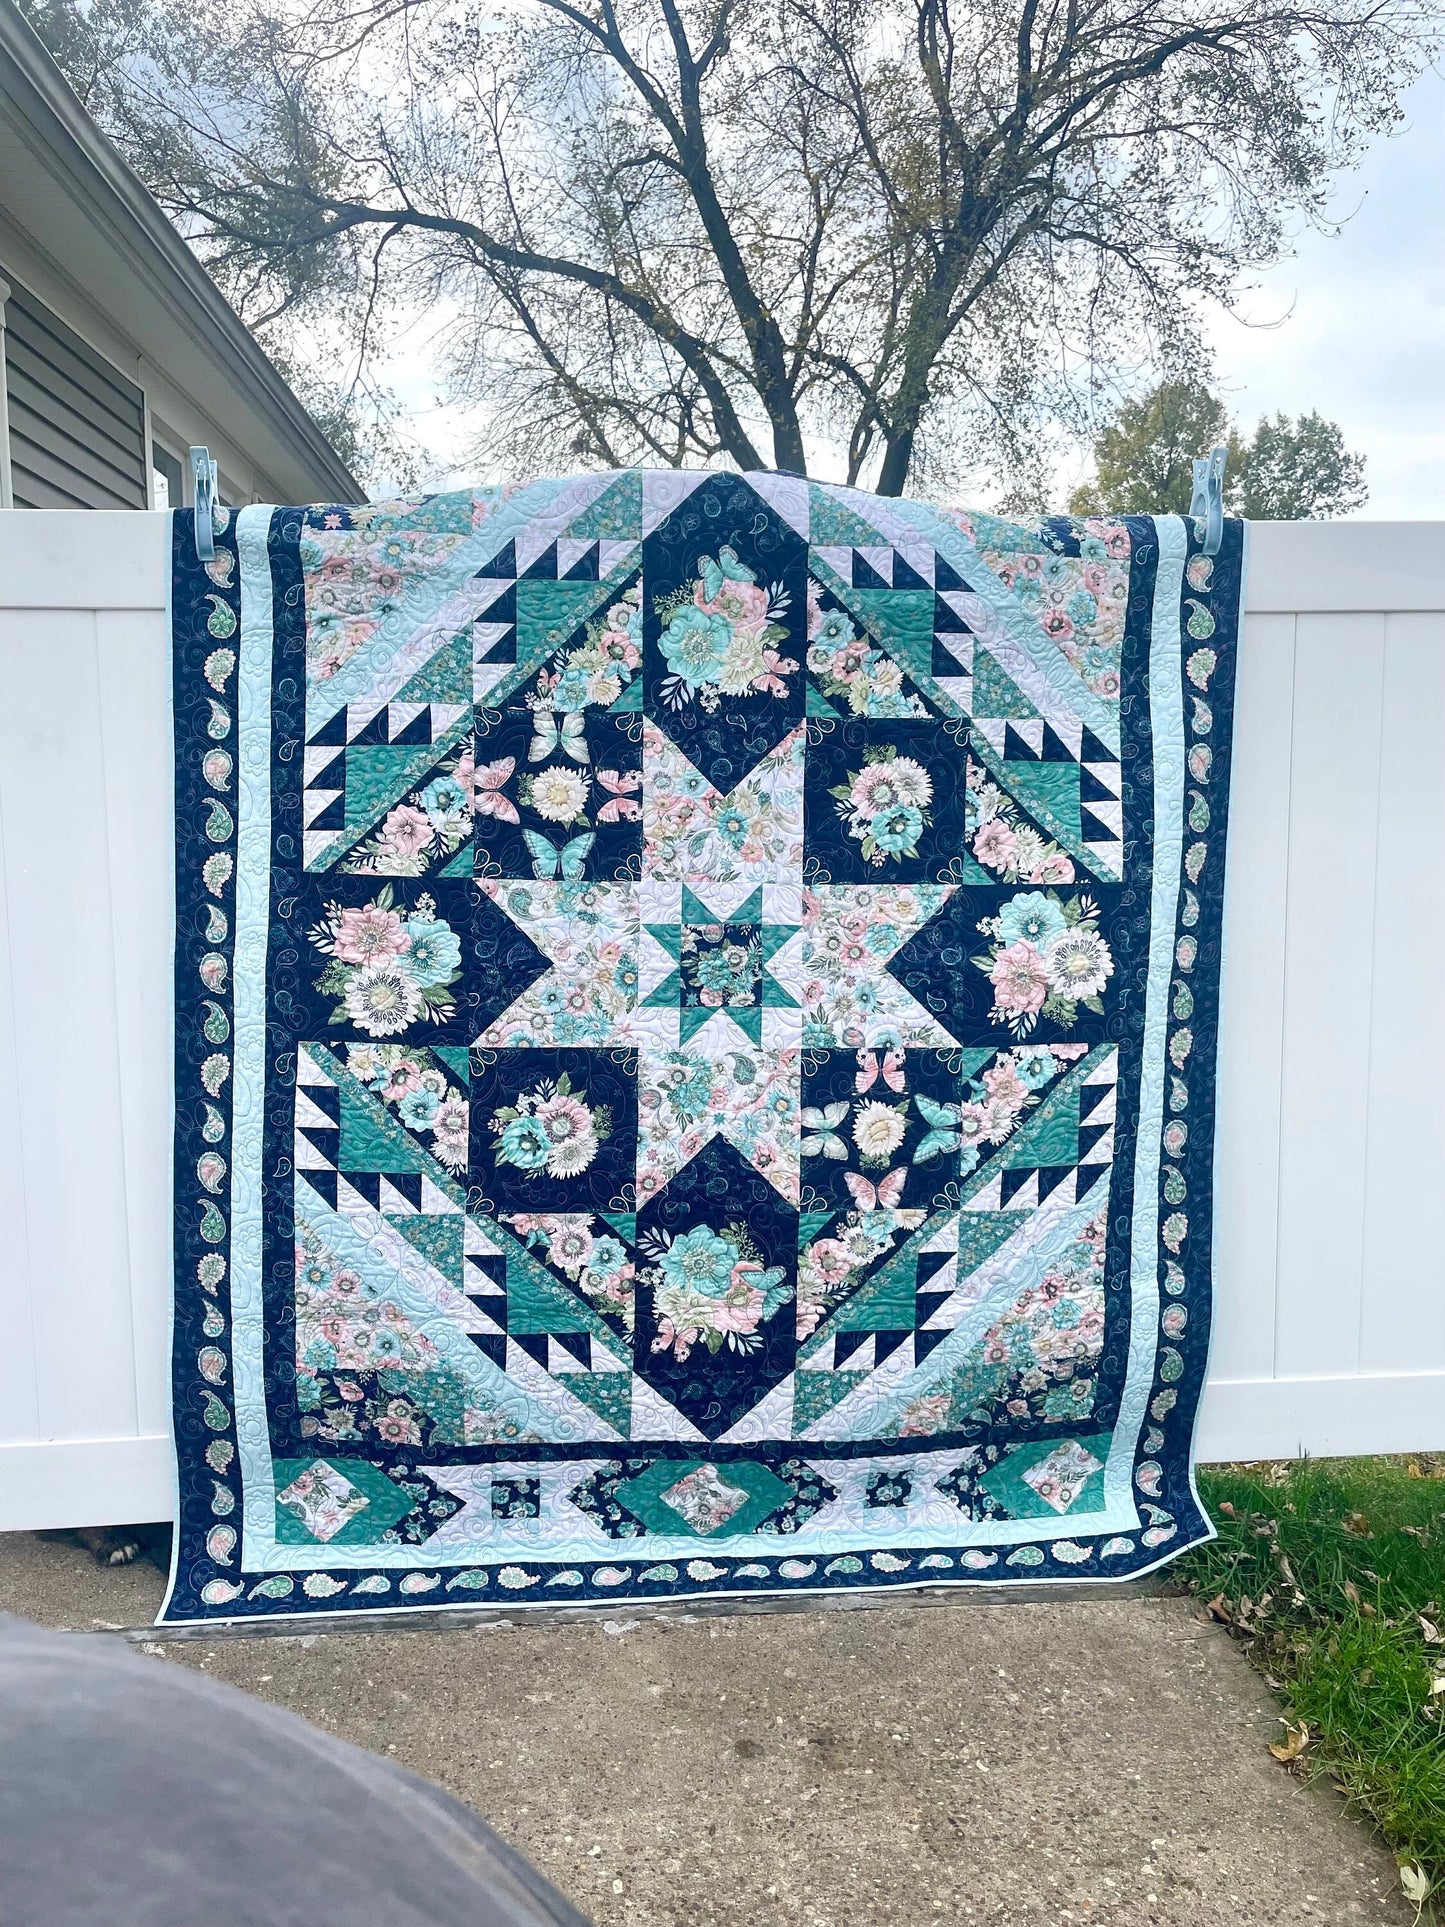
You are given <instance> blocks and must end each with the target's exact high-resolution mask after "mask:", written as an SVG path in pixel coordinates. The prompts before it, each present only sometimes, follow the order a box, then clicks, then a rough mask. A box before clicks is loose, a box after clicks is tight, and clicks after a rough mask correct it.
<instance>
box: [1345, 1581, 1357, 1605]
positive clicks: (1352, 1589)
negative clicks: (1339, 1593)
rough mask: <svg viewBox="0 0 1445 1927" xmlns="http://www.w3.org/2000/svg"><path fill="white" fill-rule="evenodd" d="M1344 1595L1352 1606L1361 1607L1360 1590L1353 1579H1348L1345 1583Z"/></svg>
mask: <svg viewBox="0 0 1445 1927" xmlns="http://www.w3.org/2000/svg"><path fill="white" fill-rule="evenodd" d="M1344 1594H1345V1597H1346V1599H1348V1600H1349V1602H1350V1604H1351V1605H1352V1606H1358V1605H1359V1603H1360V1589H1359V1587H1358V1586H1357V1585H1356V1584H1355V1582H1354V1580H1353V1579H1347V1580H1346V1581H1345V1584H1344Z"/></svg>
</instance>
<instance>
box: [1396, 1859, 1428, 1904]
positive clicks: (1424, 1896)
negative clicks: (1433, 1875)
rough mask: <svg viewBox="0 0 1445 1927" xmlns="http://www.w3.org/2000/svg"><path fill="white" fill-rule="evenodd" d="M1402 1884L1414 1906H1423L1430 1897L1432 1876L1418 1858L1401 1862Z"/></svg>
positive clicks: (1406, 1895)
mask: <svg viewBox="0 0 1445 1927" xmlns="http://www.w3.org/2000/svg"><path fill="white" fill-rule="evenodd" d="M1400 1885H1401V1887H1402V1888H1403V1889H1404V1893H1405V1898H1406V1900H1408V1901H1409V1902H1410V1904H1411V1905H1412V1906H1414V1907H1423V1906H1424V1905H1425V1902H1426V1901H1427V1900H1428V1899H1429V1898H1430V1876H1429V1875H1428V1874H1427V1873H1426V1871H1425V1869H1424V1868H1423V1867H1422V1866H1421V1865H1420V1863H1419V1861H1418V1860H1402V1861H1401V1862H1400Z"/></svg>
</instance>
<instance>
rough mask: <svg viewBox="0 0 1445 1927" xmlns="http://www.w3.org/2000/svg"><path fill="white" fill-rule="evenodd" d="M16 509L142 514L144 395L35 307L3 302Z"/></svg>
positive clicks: (20, 297) (25, 296) (19, 300)
mask: <svg viewBox="0 0 1445 1927" xmlns="http://www.w3.org/2000/svg"><path fill="white" fill-rule="evenodd" d="M0 338H3V340H4V344H5V386H6V391H7V395H8V403H9V410H8V412H9V424H10V479H11V491H12V499H13V501H14V505H15V507H16V508H35V509H73V508H96V509H115V508H145V507H146V506H147V500H148V496H147V462H146V432H145V429H146V425H145V397H144V395H143V394H142V393H141V390H140V389H139V388H137V387H136V386H135V384H134V383H133V382H130V381H127V380H126V378H125V376H124V375H122V374H120V373H119V371H118V370H117V369H115V368H113V367H112V366H111V364H110V363H109V362H107V361H106V360H105V359H104V358H103V357H102V356H101V355H98V354H97V353H96V352H95V350H94V349H93V348H91V347H89V346H88V345H87V343H85V342H84V341H82V340H81V338H80V337H79V335H77V334H75V333H74V332H73V331H72V330H71V329H69V328H67V327H66V325H65V323H64V322H63V321H61V320H60V319H59V317H58V316H57V315H55V314H52V313H51V311H50V310H49V309H48V308H47V307H46V306H45V305H44V304H43V303H42V302H40V301H37V300H36V298H35V297H34V296H33V295H32V294H30V293H28V292H27V291H26V290H25V289H24V288H22V287H20V286H17V285H16V284H15V283H14V282H13V281H12V282H11V284H10V294H9V299H8V300H7V301H6V304H5V329H4V335H3V337H0Z"/></svg>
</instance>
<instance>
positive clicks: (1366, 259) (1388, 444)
mask: <svg viewBox="0 0 1445 1927" xmlns="http://www.w3.org/2000/svg"><path fill="white" fill-rule="evenodd" d="M1402 105H1403V107H1404V110H1405V115H1406V119H1405V122H1404V124H1403V127H1402V129H1401V131H1400V132H1399V133H1398V134H1396V135H1395V136H1394V137H1393V138H1392V139H1390V140H1387V141H1381V142H1380V143H1378V144H1377V145H1376V146H1375V148H1374V149H1373V150H1372V151H1371V153H1370V154H1369V156H1368V158H1367V159H1366V161H1365V164H1364V166H1363V167H1362V168H1360V169H1359V170H1358V171H1356V172H1355V173H1353V174H1350V175H1346V176H1343V177H1342V178H1341V179H1340V181H1339V182H1338V184H1337V187H1336V190H1335V194H1334V204H1333V212H1334V213H1335V215H1336V216H1337V217H1338V216H1345V215H1348V216H1349V218H1348V219H1347V220H1345V221H1344V224H1343V226H1342V227H1341V229H1340V231H1339V232H1338V233H1336V234H1321V233H1315V232H1306V233H1305V234H1304V235H1302V236H1301V237H1300V240H1299V244H1298V248H1297V252H1296V254H1295V256H1294V258H1293V259H1292V260H1288V261H1285V262H1283V263H1282V264H1281V265H1280V266H1279V267H1278V268H1276V269H1274V270H1273V271H1272V272H1271V273H1270V274H1268V275H1267V276H1265V277H1264V278H1263V279H1262V281H1261V283H1260V285H1259V287H1258V288H1257V289H1256V290H1255V291H1254V292H1252V293H1251V294H1250V295H1249V296H1248V297H1247V300H1246V301H1245V303H1243V304H1242V306H1243V312H1244V313H1245V314H1246V315H1247V316H1248V318H1249V320H1250V321H1251V322H1253V323H1256V324H1258V323H1261V322H1268V323H1273V324H1274V325H1271V326H1259V325H1255V326H1241V325H1240V324H1239V323H1238V322H1235V321H1233V320H1231V319H1230V318H1229V317H1228V316H1221V317H1219V319H1218V320H1217V321H1215V322H1214V324H1213V326H1212V330H1211V333H1212V337H1213V341H1214V346H1215V352H1216V354H1217V357H1218V360H1217V376H1218V380H1217V386H1218V388H1219V390H1220V392H1221V393H1222V394H1223V395H1224V396H1225V397H1226V399H1227V402H1228V405H1229V407H1230V409H1231V411H1232V412H1233V413H1234V414H1235V415H1236V416H1237V417H1239V418H1240V419H1241V420H1242V421H1243V422H1244V423H1245V424H1246V425H1248V426H1252V425H1253V423H1254V422H1255V421H1257V419H1258V418H1259V416H1260V415H1261V414H1263V413H1265V412H1268V413H1270V414H1273V413H1275V412H1276V411H1277V410H1280V409H1283V410H1284V411H1285V413H1287V414H1290V415H1299V414H1303V413H1307V412H1308V411H1309V410H1310V409H1318V411H1319V412H1320V414H1322V415H1324V416H1326V417H1327V418H1329V419H1330V420H1332V421H1337V422H1338V423H1339V424H1340V426H1341V428H1342V429H1343V430H1344V435H1345V442H1346V445H1347V446H1348V447H1350V448H1352V449H1356V450H1358V451H1361V452H1362V453H1363V454H1364V456H1365V459H1366V468H1365V480H1366V482H1367V483H1368V484H1369V489H1370V498H1369V500H1368V502H1367V503H1366V504H1365V506H1364V507H1363V508H1362V509H1361V510H1360V511H1359V514H1360V516H1362V517H1364V518H1367V519H1369V520H1372V521H1420V520H1435V519H1439V518H1445V77H1442V76H1440V75H1439V74H1430V75H1427V76H1426V78H1425V79H1424V80H1422V81H1420V82H1419V83H1418V85H1417V86H1416V87H1415V88H1414V89H1412V91H1411V92H1410V93H1409V94H1408V95H1407V96H1406V98H1405V100H1404V101H1403V103H1402Z"/></svg>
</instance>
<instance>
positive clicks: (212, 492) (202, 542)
mask: <svg viewBox="0 0 1445 1927" xmlns="http://www.w3.org/2000/svg"><path fill="white" fill-rule="evenodd" d="M190 456H191V506H192V507H193V508H194V509H195V512H196V559H197V561H200V562H210V561H211V560H212V559H213V558H214V556H215V553H216V509H217V507H218V506H219V504H220V500H221V488H220V482H219V479H218V478H217V475H216V464H215V463H214V462H213V461H212V460H211V451H210V449H209V448H207V447H206V446H205V444H204V443H202V445H201V446H200V447H199V448H193V449H192V450H191V452H190ZM1198 466H1199V464H1198V463H1197V462H1196V463H1195V468H1196V470H1197V469H1198Z"/></svg>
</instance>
